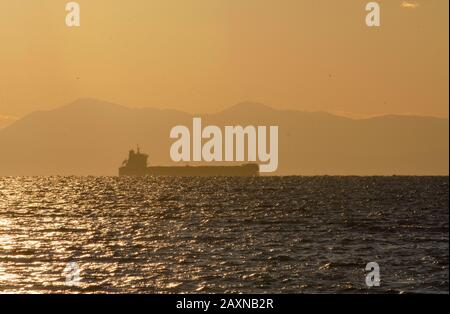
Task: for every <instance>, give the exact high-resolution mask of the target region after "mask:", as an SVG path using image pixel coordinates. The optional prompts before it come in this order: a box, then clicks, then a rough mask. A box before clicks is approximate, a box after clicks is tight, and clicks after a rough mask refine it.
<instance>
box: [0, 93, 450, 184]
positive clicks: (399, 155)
mask: <svg viewBox="0 0 450 314" xmlns="http://www.w3.org/2000/svg"><path fill="white" fill-rule="evenodd" d="M196 116H200V117H202V120H203V124H204V125H207V124H214V125H218V126H224V125H278V126H279V127H280V129H279V167H278V171H277V172H276V173H275V174H277V175H291V174H292V175H393V174H396V175H448V164H449V146H448V144H449V121H448V119H441V118H431V117H417V116H393V115H390V116H381V117H376V118H369V119H350V118H345V117H340V116H336V115H332V114H329V113H323V112H301V111H293V110H276V109H273V108H270V107H267V106H264V105H261V104H254V103H242V104H239V105H236V106H233V107H231V108H229V109H226V110H224V111H222V112H220V113H216V114H207V115H196ZM192 117H193V115H191V114H187V113H183V112H179V111H175V110H160V109H152V108H140V109H136V108H128V107H124V106H121V105H117V104H112V103H108V102H103V101H98V100H94V99H79V100H77V101H75V102H73V103H71V104H68V105H65V106H62V107H60V108H58V109H55V110H51V111H39V112H34V113H31V114H29V115H27V116H25V117H23V118H21V119H18V120H17V121H15V122H13V123H10V124H9V125H7V126H6V127H4V128H2V129H0V175H1V176H5V175H6V176H15V175H116V174H117V168H118V167H119V166H120V164H121V162H122V161H123V160H124V159H125V158H126V157H127V154H128V150H129V149H130V148H132V147H134V146H135V145H136V144H139V145H140V146H141V147H142V150H144V151H145V152H146V153H148V154H149V155H150V163H152V164H168V163H170V156H169V149H170V146H171V145H172V143H173V141H174V140H172V139H170V138H169V132H170V130H171V128H172V127H174V126H175V125H186V126H188V127H190V128H191V127H192Z"/></svg>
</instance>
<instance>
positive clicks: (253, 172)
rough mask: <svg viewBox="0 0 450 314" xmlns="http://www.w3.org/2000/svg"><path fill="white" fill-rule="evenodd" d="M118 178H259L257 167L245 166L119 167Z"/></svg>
mask: <svg viewBox="0 0 450 314" xmlns="http://www.w3.org/2000/svg"><path fill="white" fill-rule="evenodd" d="M119 176H157V177H160V176H166V177H255V176H259V166H258V165H257V164H246V165H242V166H195V167H191V166H185V167H146V168H130V167H121V168H119Z"/></svg>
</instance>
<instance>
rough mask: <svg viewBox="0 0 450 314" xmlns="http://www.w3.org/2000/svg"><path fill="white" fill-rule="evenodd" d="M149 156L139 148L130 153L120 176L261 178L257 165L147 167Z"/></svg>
mask: <svg viewBox="0 0 450 314" xmlns="http://www.w3.org/2000/svg"><path fill="white" fill-rule="evenodd" d="M147 160H148V155H147V154H144V153H141V152H140V150H139V147H137V150H136V151H134V149H132V150H130V151H129V154H128V159H126V160H124V162H123V163H122V166H121V167H120V168H119V176H174V177H254V176H259V165H258V164H255V163H250V164H243V165H237V166H189V165H186V166H153V167H149V166H147Z"/></svg>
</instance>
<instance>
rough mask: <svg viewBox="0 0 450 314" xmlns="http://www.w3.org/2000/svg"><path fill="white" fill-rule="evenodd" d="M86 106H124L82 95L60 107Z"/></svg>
mask: <svg viewBox="0 0 450 314" xmlns="http://www.w3.org/2000/svg"><path fill="white" fill-rule="evenodd" d="M86 107H94V108H108V107H109V108H114V107H115V108H124V107H123V106H122V105H119V104H116V103H113V102H109V101H105V100H99V99H95V98H89V97H83V98H78V99H76V100H74V101H72V102H70V103H68V104H67V105H65V106H62V107H61V108H62V109H64V108H66V109H68V108H69V109H73V108H86Z"/></svg>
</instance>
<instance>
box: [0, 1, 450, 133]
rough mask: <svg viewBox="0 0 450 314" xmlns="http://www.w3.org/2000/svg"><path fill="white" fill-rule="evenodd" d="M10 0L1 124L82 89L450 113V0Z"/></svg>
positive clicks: (5, 6)
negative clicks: (76, 24)
mask: <svg viewBox="0 0 450 314" xmlns="http://www.w3.org/2000/svg"><path fill="white" fill-rule="evenodd" d="M78 2H79V3H80V6H81V27H80V28H68V27H66V25H65V23H64V21H65V15H66V12H65V10H64V6H65V4H66V3H67V1H64V0H40V1H23V0H20V1H0V40H1V43H2V44H1V45H2V48H1V51H2V52H1V58H0V68H1V71H0V86H1V88H0V125H1V124H2V123H5V121H6V119H7V118H6V117H8V119H11V117H22V116H23V115H25V114H27V113H29V112H32V111H35V110H43V109H50V108H55V107H59V106H61V105H64V104H67V103H69V102H71V101H73V100H75V99H77V98H80V97H94V98H98V99H104V100H107V101H111V102H116V103H120V104H124V105H129V106H133V107H134V106H137V107H142V106H151V107H158V108H174V109H179V110H182V111H186V112H189V113H197V112H204V113H213V112H217V111H220V110H222V109H225V108H227V107H229V106H231V105H234V104H236V103H239V102H242V101H252V102H259V103H264V104H267V105H270V106H272V107H275V108H283V109H296V110H306V111H328V112H333V113H338V114H344V115H348V116H357V117H360V116H363V117H366V116H371V115H380V114H414V115H427V116H439V117H448V92H447V86H448V1H447V0H427V1H420V0H419V1H410V2H407V1H402V0H388V1H386V0H385V1H379V3H380V5H381V23H382V24H381V27H380V28H377V29H370V28H368V27H367V26H366V25H365V23H364V21H365V16H366V11H365V5H366V3H367V1H360V0H352V1H325V0H305V1H298V0H283V1H282V2H280V1H278V0H242V1H230V0H213V1H211V0H184V1H177V0H152V1H148V0H131V1H126V2H124V1H121V0H96V1H88V0H80V1H78Z"/></svg>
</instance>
